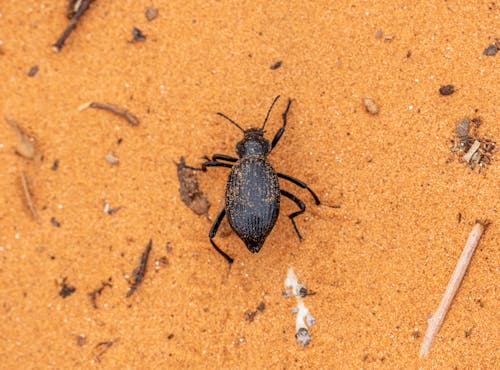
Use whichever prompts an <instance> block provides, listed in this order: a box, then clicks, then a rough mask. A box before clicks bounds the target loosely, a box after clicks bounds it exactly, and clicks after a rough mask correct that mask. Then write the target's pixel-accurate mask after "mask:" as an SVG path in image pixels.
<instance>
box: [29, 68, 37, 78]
mask: <svg viewBox="0 0 500 370" xmlns="http://www.w3.org/2000/svg"><path fill="white" fill-rule="evenodd" d="M38 69H39V68H38V66H33V67H31V68H30V70H29V71H28V76H29V77H35V75H36V74H37V73H38Z"/></svg>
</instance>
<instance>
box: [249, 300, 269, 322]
mask: <svg viewBox="0 0 500 370" xmlns="http://www.w3.org/2000/svg"><path fill="white" fill-rule="evenodd" d="M265 309H266V304H265V303H264V302H260V303H259V305H258V306H257V307H256V308H255V310H247V311H245V320H246V321H248V322H252V321H253V320H254V319H255V316H257V313H259V312H263V311H264V310H265Z"/></svg>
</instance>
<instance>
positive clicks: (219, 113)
mask: <svg viewBox="0 0 500 370" xmlns="http://www.w3.org/2000/svg"><path fill="white" fill-rule="evenodd" d="M217 115H219V116H221V117H224V118H225V119H227V120H228V121H229V122H231V123H232V124H233V125H235V126H236V127H238V128H239V129H240V130H241V131H242V132H243V133H245V130H243V129H242V128H241V126H240V125H238V124H237V123H236V122H234V121H233V120H232V119H231V118H229V117H228V116H226V115H225V114H224V113H221V112H217Z"/></svg>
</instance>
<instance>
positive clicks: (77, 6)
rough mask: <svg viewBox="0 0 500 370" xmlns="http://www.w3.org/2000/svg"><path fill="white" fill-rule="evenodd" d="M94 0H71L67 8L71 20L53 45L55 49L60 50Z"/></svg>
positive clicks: (67, 14)
mask: <svg viewBox="0 0 500 370" xmlns="http://www.w3.org/2000/svg"><path fill="white" fill-rule="evenodd" d="M91 2H92V0H69V1H68V5H67V9H66V16H67V17H69V16H71V19H70V22H69V24H68V26H67V27H66V29H65V30H64V31H63V33H62V34H61V36H60V37H59V38H58V39H57V41H56V43H55V44H54V45H52V47H53V48H54V50H55V51H56V52H59V51H60V50H61V49H62V47H63V45H64V42H65V41H66V39H67V38H68V36H69V35H70V34H71V32H72V31H73V30H74V29H75V28H76V24H77V23H78V20H79V19H80V18H81V16H82V15H83V14H84V13H85V11H86V10H87V9H88V8H89V5H90V3H91Z"/></svg>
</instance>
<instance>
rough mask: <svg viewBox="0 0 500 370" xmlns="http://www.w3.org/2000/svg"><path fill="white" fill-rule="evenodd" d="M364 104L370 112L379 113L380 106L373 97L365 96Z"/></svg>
mask: <svg viewBox="0 0 500 370" xmlns="http://www.w3.org/2000/svg"><path fill="white" fill-rule="evenodd" d="M363 105H364V106H365V109H366V111H367V112H368V113H370V114H377V113H378V106H377V104H376V103H375V102H374V101H373V99H372V98H363Z"/></svg>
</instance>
